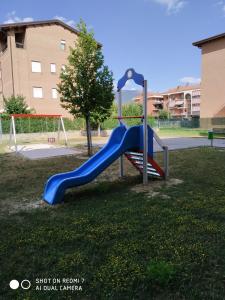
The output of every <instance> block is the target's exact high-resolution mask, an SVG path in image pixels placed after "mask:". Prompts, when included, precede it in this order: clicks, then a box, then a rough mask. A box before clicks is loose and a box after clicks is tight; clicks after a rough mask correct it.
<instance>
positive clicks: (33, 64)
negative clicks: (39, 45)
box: [31, 61, 41, 73]
mask: <svg viewBox="0 0 225 300" xmlns="http://www.w3.org/2000/svg"><path fill="white" fill-rule="evenodd" d="M31 69H32V72H33V73H41V63H40V62H39V61H32V62H31Z"/></svg>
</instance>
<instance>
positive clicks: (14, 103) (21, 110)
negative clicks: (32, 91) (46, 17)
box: [3, 95, 34, 115]
mask: <svg viewBox="0 0 225 300" xmlns="http://www.w3.org/2000/svg"><path fill="white" fill-rule="evenodd" d="M3 101H4V109H5V112H6V114H9V115H11V114H29V113H31V112H33V111H34V110H33V109H30V108H28V105H27V104H26V102H25V97H23V96H22V95H17V96H11V97H9V98H4V99H3Z"/></svg>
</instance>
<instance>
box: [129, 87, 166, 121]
mask: <svg viewBox="0 0 225 300" xmlns="http://www.w3.org/2000/svg"><path fill="white" fill-rule="evenodd" d="M134 101H135V103H137V104H142V101H143V95H138V96H137V97H135V98H134ZM147 101H148V115H151V116H153V117H155V118H157V117H158V115H159V111H160V110H162V109H163V105H164V101H163V96H162V95H161V94H160V93H148V97H147Z"/></svg>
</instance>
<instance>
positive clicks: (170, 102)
mask: <svg viewBox="0 0 225 300" xmlns="http://www.w3.org/2000/svg"><path fill="white" fill-rule="evenodd" d="M147 99H148V115H151V116H153V117H155V118H157V117H158V116H159V112H160V110H162V109H164V110H167V111H168V112H169V113H170V115H171V118H173V119H184V118H192V117H199V116H200V103H201V86H200V85H194V86H191V85H186V86H177V87H176V88H172V89H169V90H168V91H166V92H163V93H149V94H148V98H147ZM134 101H135V102H136V103H142V101H143V99H142V96H141V95H140V96H137V97H136V98H135V99H134Z"/></svg>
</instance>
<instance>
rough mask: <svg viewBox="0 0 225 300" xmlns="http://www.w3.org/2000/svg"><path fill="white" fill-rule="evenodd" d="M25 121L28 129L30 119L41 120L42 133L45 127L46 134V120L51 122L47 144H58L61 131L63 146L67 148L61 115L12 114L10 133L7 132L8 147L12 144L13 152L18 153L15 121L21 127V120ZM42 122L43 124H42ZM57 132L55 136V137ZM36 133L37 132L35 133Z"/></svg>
mask: <svg viewBox="0 0 225 300" xmlns="http://www.w3.org/2000/svg"><path fill="white" fill-rule="evenodd" d="M22 119H26V120H28V127H30V126H31V124H30V123H31V122H30V120H31V119H36V120H41V121H42V125H43V126H42V132H44V127H46V131H47V132H48V125H47V124H48V123H47V122H48V120H52V121H53V122H54V127H56V128H57V130H55V129H56V128H54V131H53V132H51V133H50V136H48V137H47V139H46V141H47V143H55V142H56V141H57V142H59V140H60V132H61V131H63V135H64V141H65V145H66V146H67V144H68V141H67V134H66V130H65V126H64V122H63V118H62V116H61V115H45V114H13V115H11V119H10V132H9V147H11V146H12V144H14V150H15V152H18V143H17V132H16V120H19V121H20V122H19V124H18V126H20V127H22V123H21V120H22ZM43 122H44V124H43ZM55 132H57V136H56V135H55ZM37 133H38V132H37Z"/></svg>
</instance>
